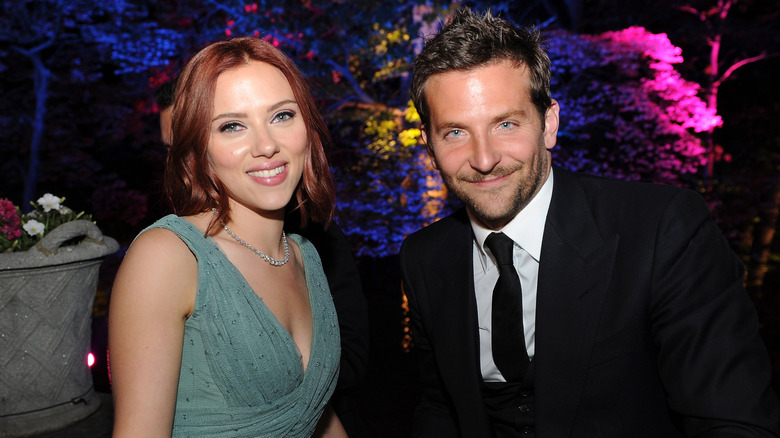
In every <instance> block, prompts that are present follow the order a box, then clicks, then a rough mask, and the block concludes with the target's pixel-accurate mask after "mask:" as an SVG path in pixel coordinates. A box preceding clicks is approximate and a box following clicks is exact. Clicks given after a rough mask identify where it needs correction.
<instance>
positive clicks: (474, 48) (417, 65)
mask: <svg viewBox="0 0 780 438" xmlns="http://www.w3.org/2000/svg"><path fill="white" fill-rule="evenodd" d="M502 61H508V62H510V63H511V64H513V65H515V66H517V67H521V66H524V67H525V68H527V69H528V71H529V73H530V79H531V89H530V95H531V100H532V102H533V103H534V106H535V107H536V110H537V111H538V112H539V115H540V117H541V118H542V120H543V119H544V114H545V111H547V108H548V107H549V106H550V104H551V96H550V74H551V73H550V58H549V57H548V56H547V53H546V52H545V50H544V48H543V47H542V41H541V36H540V34H539V32H538V31H537V30H535V29H531V28H528V29H525V28H520V27H517V26H514V25H513V24H511V23H510V22H508V21H506V20H504V19H502V18H499V17H495V16H493V15H492V14H491V12H490V11H487V12H486V13H485V14H482V15H480V14H478V13H475V12H474V11H472V10H471V9H469V8H466V7H463V8H460V9H458V10H457V11H455V13H454V14H453V16H452V17H451V18H450V19H449V20H448V21H447V22H446V23H445V24H444V26H443V27H442V29H441V31H440V32H439V33H438V34H436V35H435V36H434V37H433V38H431V39H429V40H428V41H426V42H425V46H424V47H423V49H422V51H421V52H420V54H419V55H417V57H416V59H415V61H414V69H413V73H412V89H411V94H412V101H413V102H414V105H415V107H416V108H417V112H418V113H419V115H420V119H421V121H422V124H423V126H427V125H428V124H429V123H430V113H429V108H428V104H427V102H426V101H425V96H426V94H425V91H426V90H425V86H426V84H427V83H428V79H430V78H431V77H432V76H435V75H440V74H443V73H447V72H453V71H461V72H462V71H467V70H473V69H476V68H479V67H483V66H487V65H492V64H497V63H499V62H502Z"/></svg>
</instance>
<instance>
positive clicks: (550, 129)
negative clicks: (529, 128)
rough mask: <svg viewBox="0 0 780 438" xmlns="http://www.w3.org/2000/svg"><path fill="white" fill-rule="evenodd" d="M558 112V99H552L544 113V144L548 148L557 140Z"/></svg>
mask: <svg viewBox="0 0 780 438" xmlns="http://www.w3.org/2000/svg"><path fill="white" fill-rule="evenodd" d="M559 112H560V107H559V106H558V101H557V100H555V99H552V103H551V104H550V106H549V107H548V108H547V111H546V112H545V115H544V146H545V147H546V148H547V149H548V150H549V149H552V148H553V147H555V144H556V143H557V142H558V126H559V123H560V118H559Z"/></svg>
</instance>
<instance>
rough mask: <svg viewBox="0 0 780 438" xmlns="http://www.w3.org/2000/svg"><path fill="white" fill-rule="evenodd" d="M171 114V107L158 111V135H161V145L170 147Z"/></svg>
mask: <svg viewBox="0 0 780 438" xmlns="http://www.w3.org/2000/svg"><path fill="white" fill-rule="evenodd" d="M172 112H173V108H172V107H170V106H169V107H168V108H165V109H164V110H160V133H161V134H162V141H163V143H165V144H167V145H168V146H170V145H171V137H172V132H171V113H172Z"/></svg>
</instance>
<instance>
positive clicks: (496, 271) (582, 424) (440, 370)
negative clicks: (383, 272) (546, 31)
mask: <svg viewBox="0 0 780 438" xmlns="http://www.w3.org/2000/svg"><path fill="white" fill-rule="evenodd" d="M549 84H550V61H549V58H548V57H547V54H546V53H545V52H544V51H543V50H542V48H541V46H540V41H539V35H538V33H536V32H534V31H528V30H522V29H518V28H516V27H514V26H512V25H510V24H509V23H508V22H506V21H505V20H502V19H499V18H496V17H493V16H492V15H490V13H488V14H485V15H484V16H479V15H476V14H474V13H472V12H471V11H470V10H468V9H461V10H459V11H456V12H455V14H454V17H453V18H452V19H451V21H450V22H449V23H447V24H446V25H445V26H444V27H443V28H442V30H441V31H440V32H439V34H438V35H437V36H435V37H434V38H432V39H431V40H429V41H428V42H427V43H426V45H425V47H424V48H423V50H422V52H421V53H420V55H419V56H418V57H417V59H416V61H415V66H414V75H413V80H412V99H413V101H414V104H415V106H416V108H417V109H418V111H419V114H420V118H421V120H422V125H423V141H425V142H426V144H427V146H428V151H429V153H430V154H431V157H432V159H433V162H434V164H435V165H436V166H437V168H438V170H439V172H440V173H441V176H442V178H443V180H444V182H445V183H446V185H447V187H448V188H449V190H450V191H451V192H452V193H454V194H455V195H457V196H458V198H460V199H461V200H462V201H463V204H464V205H465V208H464V209H462V210H460V211H458V212H456V213H454V214H452V215H451V216H449V217H447V218H444V219H442V220H440V221H438V222H436V223H435V224H433V225H431V226H429V227H427V228H424V229H422V230H420V231H418V232H416V233H414V234H412V235H410V236H409V237H408V238H407V239H406V240H405V242H404V244H403V247H402V249H401V270H402V275H403V279H404V287H405V292H406V294H407V296H408V298H409V305H410V310H411V312H410V313H411V318H412V328H413V337H414V341H415V345H416V348H417V354H418V360H419V376H420V383H421V391H422V394H421V400H420V403H419V405H418V407H417V409H416V410H415V415H414V419H413V431H414V436H431V437H456V436H461V437H469V438H470V437H480V438H483V437H493V436H496V437H513V436H535V434H538V435H539V436H542V437H554V438H559V437H596V436H599V437H619V438H624V437H677V436H730V437H731V436H733V437H736V436H756V437H757V436H761V437H769V436H777V434H778V433H780V406H779V404H778V401H777V397H776V395H775V394H774V393H773V391H772V389H771V387H770V380H771V370H770V365H769V359H768V355H767V353H766V350H765V347H764V345H763V344H762V342H761V340H760V338H759V335H758V322H757V318H756V312H755V309H754V307H753V304H752V303H751V301H750V300H749V299H748V297H747V294H746V293H745V291H744V289H743V287H742V281H743V274H744V270H743V266H742V264H741V263H740V262H739V260H738V259H737V257H736V256H735V255H734V254H733V252H732V251H731V250H730V248H729V246H728V244H727V242H726V240H725V239H724V238H723V237H722V235H721V234H720V232H719V231H718V229H717V227H716V225H715V224H714V223H713V221H712V220H711V217H710V213H709V211H708V209H707V207H706V205H705V203H704V202H703V201H702V200H701V198H700V197H699V196H698V195H697V194H696V193H695V192H693V191H690V190H683V189H679V188H674V187H667V186H657V185H650V184H642V183H627V182H618V181H609V180H606V179H601V178H597V177H593V176H586V175H582V174H574V173H570V172H567V171H565V170H563V169H561V168H559V167H555V166H552V165H551V155H550V149H552V148H553V147H554V146H555V144H556V135H557V130H558V123H559V110H560V109H559V106H558V103H557V102H556V101H555V100H554V99H551V97H550V90H549ZM497 265H498V266H497Z"/></svg>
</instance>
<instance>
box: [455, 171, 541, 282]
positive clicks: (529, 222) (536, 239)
mask: <svg viewBox="0 0 780 438" xmlns="http://www.w3.org/2000/svg"><path fill="white" fill-rule="evenodd" d="M552 192H553V171H552V169H550V173H549V175H548V176H547V180H546V181H545V182H544V184H543V185H542V188H541V189H539V193H537V194H536V196H534V198H533V199H531V202H529V203H528V205H526V206H525V208H523V209H522V210H520V212H518V213H517V215H516V216H515V217H514V218H512V220H511V221H509V223H507V224H506V225H505V226H504V228H502V229H500V230H489V229H487V228H484V227H482V226H481V225H480V224H479V223H477V222H476V221H475V220H474V218H473V217H472V216H471V212H469V221H470V222H471V229H472V230H473V232H474V242H475V243H476V246H477V248H478V249H479V251H478V253H479V260H480V263H481V264H482V268H483V269H484V270H486V269H487V267H488V265H489V263H488V255H487V251H486V248H485V246H484V245H485V239H487V236H488V235H489V234H490V233H492V232H494V231H496V232H497V231H501V232H503V233H504V234H506V235H507V236H509V238H510V239H512V240H513V241H514V242H515V243H517V244H518V245H520V247H521V248H523V250H525V251H526V252H527V253H528V254H529V255H530V256H531V257H532V258H533V259H534V260H536V262H537V263H538V262H539V260H540V255H541V253H542V238H543V237H544V224H545V221H546V219H547V211H548V210H549V209H550V201H551V200H552ZM490 264H492V263H490Z"/></svg>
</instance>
